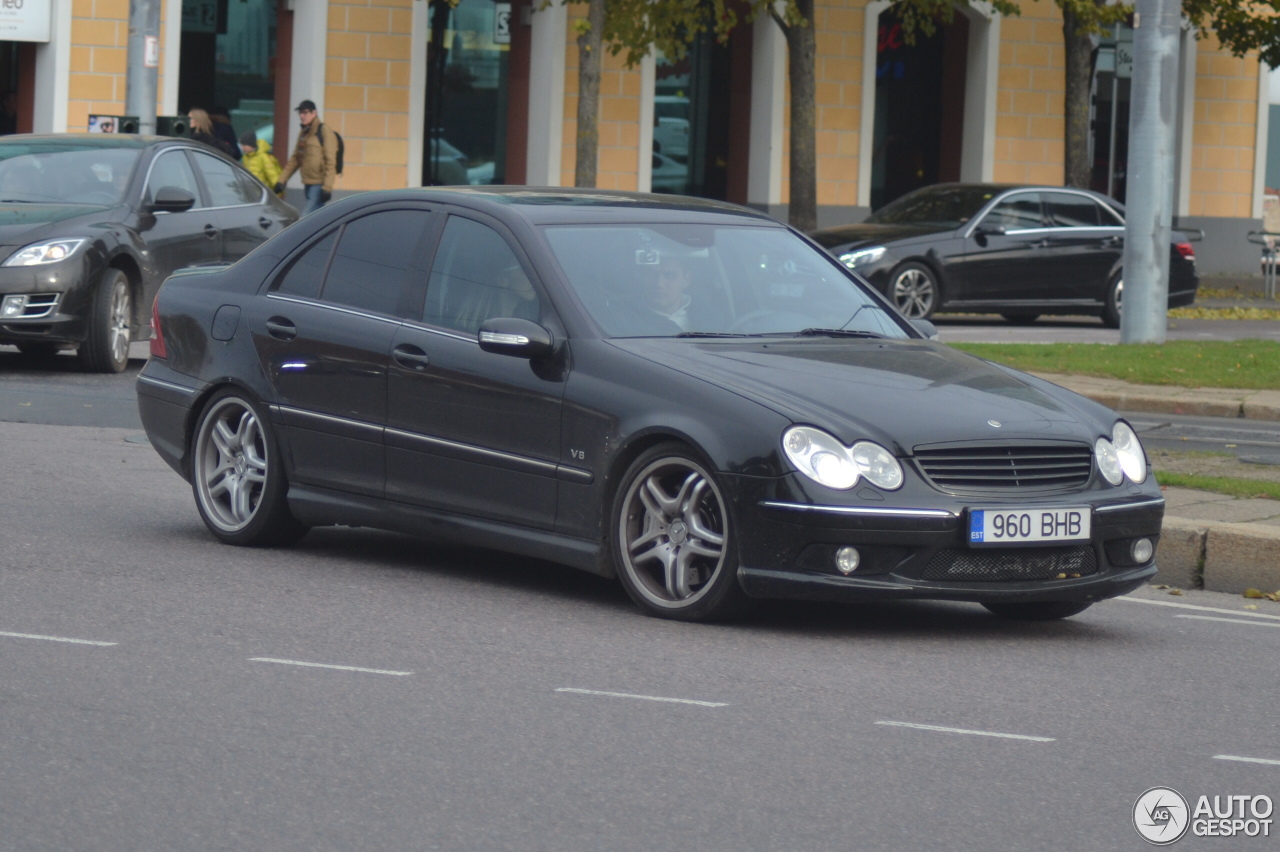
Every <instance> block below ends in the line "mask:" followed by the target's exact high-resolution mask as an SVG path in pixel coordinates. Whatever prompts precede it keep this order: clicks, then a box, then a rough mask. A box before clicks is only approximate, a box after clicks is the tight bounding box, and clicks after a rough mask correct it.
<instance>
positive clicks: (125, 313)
mask: <svg viewBox="0 0 1280 852" xmlns="http://www.w3.org/2000/svg"><path fill="white" fill-rule="evenodd" d="M132 320H133V294H132V293H131V292H130V290H129V279H128V277H127V276H126V275H125V274H124V273H123V272H121V271H120V270H119V269H108V270H107V271H105V272H103V273H102V277H101V278H99V279H98V283H97V284H96V285H94V288H93V298H92V300H91V301H90V303H89V315H88V316H87V317H86V318H85V325H86V335H85V339H84V343H81V344H80V366H81V367H82V368H83V369H85V370H87V371H88V372H90V373H119V372H122V371H123V370H124V368H125V367H126V366H128V364H129V343H130V338H131V335H130V323H131V322H132Z"/></svg>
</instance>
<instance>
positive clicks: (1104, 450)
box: [1093, 421, 1147, 485]
mask: <svg viewBox="0 0 1280 852" xmlns="http://www.w3.org/2000/svg"><path fill="white" fill-rule="evenodd" d="M1093 455H1094V457H1095V458H1096V459H1097V460H1098V471H1099V472H1100V473H1101V474H1102V477H1103V478H1104V479H1106V480H1107V482H1110V483H1111V484H1112V485H1119V484H1121V483H1122V482H1124V479H1125V477H1128V478H1129V481H1130V482H1133V483H1135V484H1137V485H1141V484H1142V483H1143V482H1145V481H1146V479H1147V454H1146V453H1145V452H1143V450H1142V442H1141V441H1139V440H1138V436H1137V434H1136V433H1135V432H1134V431H1133V429H1132V428H1131V427H1130V426H1129V424H1128V423H1125V422H1123V421H1121V422H1119V423H1116V425H1115V427H1114V428H1113V429H1112V430H1111V438H1110V440H1108V439H1106V438H1099V439H1098V440H1097V441H1096V442H1094V445H1093Z"/></svg>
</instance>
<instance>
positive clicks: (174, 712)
mask: <svg viewBox="0 0 1280 852" xmlns="http://www.w3.org/2000/svg"><path fill="white" fill-rule="evenodd" d="M64 357H65V356H64ZM139 366H140V362H134V363H133V364H131V370H130V371H129V372H128V373H126V374H123V375H121V376H106V377H103V376H84V375H81V374H78V373H75V372H73V371H71V370H70V369H68V365H67V364H64V363H62V362H59V361H56V360H55V361H54V362H52V363H48V364H44V365H40V366H32V365H30V364H28V363H26V362H23V361H20V360H19V359H18V358H17V356H16V353H15V354H14V355H13V356H12V357H9V356H6V355H5V354H4V351H0V421H4V422H0V465H2V466H3V470H4V471H5V473H6V476H5V483H6V485H7V487H6V488H3V489H0V518H3V519H4V520H3V523H0V667H2V669H0V670H2V671H3V672H4V677H3V678H2V679H0V850H5V851H6V852H7V850H21V852H26V850H59V852H61V851H62V850H93V852H98V851H99V850H103V852H107V851H108V850H122V852H123V850H128V852H135V851H136V850H144V849H145V850H150V849H158V850H159V849H164V850H168V849H184V850H186V849H193V850H206V849H207V850H221V849H227V850H244V849H262V850H267V849H269V850H294V849H298V850H331V849H332V850H348V849H367V850H384V849H385V850H404V849H445V850H500V849H501V850H508V849H509V850H541V849H547V850H552V849H554V850H633V849H634V850H667V849H671V850H675V849H694V848H696V849H704V850H720V849H724V850H757V849H759V850H775V849H778V850H782V849H785V850H810V849H812V850H828V849H846V848H847V849H857V850H918V849H932V848H947V849H956V850H981V852H988V851H989V850H1003V849H1007V850H1019V852H1022V850H1039V849H1045V850H1063V849H1081V850H1113V849H1115V850H1125V849H1135V850H1136V849H1145V848H1147V844H1146V842H1145V841H1143V840H1142V839H1141V838H1140V837H1139V836H1138V834H1137V832H1136V831H1135V830H1134V828H1133V825H1132V819H1133V817H1132V811H1133V806H1134V802H1135V800H1136V799H1137V798H1138V796H1139V795H1140V794H1142V793H1143V792H1144V791H1146V790H1147V789H1149V788H1151V787H1154V786H1158V785H1164V786H1170V787H1172V788H1174V789H1176V790H1178V791H1179V792H1181V793H1182V794H1183V795H1184V796H1186V797H1188V798H1189V799H1190V800H1191V802H1192V806H1193V807H1194V803H1195V801H1196V799H1197V798H1198V797H1199V796H1201V795H1206V796H1209V797H1210V800H1212V797H1213V796H1215V795H1217V796H1228V795H1245V796H1255V795H1267V796H1270V797H1271V799H1272V800H1273V801H1277V800H1280V746H1278V745H1277V743H1280V720H1278V717H1277V714H1276V713H1275V686H1274V684H1275V663H1274V660H1275V658H1276V654H1277V653H1278V652H1280V604H1274V603H1271V602H1269V601H1261V602H1258V603H1257V604H1254V605H1256V606H1257V609H1253V610H1246V609H1244V608H1243V607H1244V606H1246V605H1251V604H1250V603H1249V602H1246V601H1244V600H1243V599H1241V598H1239V597H1236V596H1228V595H1217V594H1211V593H1203V592H1199V593H1197V592H1191V593H1187V594H1185V595H1183V596H1180V597H1173V596H1170V595H1168V594H1167V593H1166V592H1164V591H1159V590H1155V589H1150V590H1144V591H1143V592H1141V593H1139V594H1138V595H1137V596H1136V597H1137V598H1141V600H1135V599H1126V600H1120V601H1109V602H1106V603H1103V604H1099V605H1097V606H1095V607H1093V608H1092V609H1090V610H1088V611H1087V612H1085V613H1083V614H1081V615H1079V616H1077V617H1075V618H1072V619H1069V620H1067V621H1064V622H1057V623H1051V624H1039V625H1037V624H1017V623H1009V622H1004V621H1001V620H999V619H996V618H994V617H992V616H990V615H989V614H987V613H986V612H985V610H982V609H981V608H980V607H977V606H973V605H962V604H944V603H901V604H887V605H878V606H839V607H837V606H824V605H815V604H766V605H764V606H763V607H762V608H761V609H760V611H758V612H757V613H756V614H755V615H754V616H753V617H752V618H751V619H749V620H747V621H745V622H742V623H739V624H734V625H728V626H697V625H686V624H679V623H671V622H663V621H658V620H654V619H649V618H644V617H642V616H640V615H638V614H637V613H636V611H635V610H634V608H633V607H632V606H631V605H630V603H629V602H628V600H627V599H626V596H625V595H624V593H623V592H622V591H621V589H620V587H618V586H617V585H616V584H614V583H612V582H609V581H606V580H602V579H600V578H596V577H593V576H590V575H586V574H581V573H578V572H575V571H572V570H570V569H568V568H564V567H562V566H557V565H552V564H548V563H542V562H538V561H535V560H528V559H523V558H518V557H512V556H506V555H501V554H495V553H492V552H488V551H483V550H475V549H459V548H445V547H441V546H438V545H433V544H432V543H430V542H427V541H422V540H417V539H412V538H408V537H404V536H398V535H392V534H386V533H380V532H374V531H369V530H362V529H350V528H339V529H326V530H316V531H313V532H312V533H310V534H309V535H308V536H307V537H306V538H304V539H303V540H302V542H301V543H300V544H299V545H297V546H296V547H294V548H290V549H284V550H248V549H237V548H230V547H226V546H223V545H219V544H217V543H216V542H215V541H214V540H213V539H212V538H211V537H210V536H209V535H208V533H207V532H206V531H205V530H204V528H203V526H202V525H201V523H200V521H199V518H198V516H197V514H196V511H195V508H194V505H193V502H192V497H191V493H190V490H189V488H188V487H187V486H186V484H185V483H184V482H182V480H181V479H180V478H178V477H177V476H176V475H174V474H173V473H172V471H170V470H169V469H168V468H167V467H166V466H165V465H164V464H163V463H162V462H161V461H160V459H159V458H158V456H156V455H155V453H154V452H152V451H151V449H150V448H149V447H148V446H147V445H146V444H145V443H138V442H137V440H138V437H139V431H140V430H139V427H138V426H137V424H136V412H133V413H132V417H133V418H135V419H134V420H132V421H128V416H129V413H130V412H129V410H130V408H131V406H132V404H133V398H132V378H133V374H134V373H136V369H137V368H138V367H139ZM24 401H25V402H28V403H30V404H29V405H23V404H22V403H23V402H24ZM115 418H120V420H121V421H128V422H115ZM1165 419H1167V418H1162V419H1160V422H1153V423H1151V424H1144V426H1143V427H1142V428H1145V429H1147V430H1148V431H1150V430H1159V429H1161V428H1163V427H1162V426H1161V423H1162V422H1164V420H1165ZM15 421H17V422H15ZM24 421H25V422H24ZM68 423H70V424H76V423H78V424H79V425H62V424H68ZM1224 423H1225V424H1226V427H1228V428H1229V427H1231V426H1233V425H1252V424H1248V422H1247V421H1224ZM50 424H54V425H50ZM1186 425H1187V426H1188V427H1195V428H1199V429H1205V428H1209V429H1213V428H1218V424H1213V423H1210V424H1203V423H1199V424H1197V423H1192V424H1186ZM1215 434H1216V433H1215ZM1275 819H1276V822H1277V825H1276V826H1273V827H1274V828H1275V829H1276V830H1277V831H1280V815H1277V816H1276V817H1275ZM1274 844H1275V841H1274V839H1270V838H1267V839H1261V838H1258V839H1252V840H1251V839H1248V838H1244V837H1237V838H1232V839H1223V838H1216V839H1210V838H1196V837H1191V836H1188V837H1186V838H1184V839H1183V840H1181V841H1179V843H1178V847H1179V848H1191V849H1207V848H1211V847H1212V848H1217V849H1237V848H1238V849H1262V848H1274Z"/></svg>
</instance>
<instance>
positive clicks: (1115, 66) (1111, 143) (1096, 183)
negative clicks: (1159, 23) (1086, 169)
mask: <svg viewBox="0 0 1280 852" xmlns="http://www.w3.org/2000/svg"><path fill="white" fill-rule="evenodd" d="M1132 78H1133V28H1132V27H1129V26H1128V25H1126V24H1117V25H1116V27H1115V28H1114V29H1113V30H1111V31H1110V32H1108V33H1106V34H1104V35H1103V36H1102V38H1101V39H1100V41H1099V44H1098V58H1097V64H1096V65H1095V66H1094V75H1093V98H1092V100H1091V103H1092V104H1093V120H1092V122H1091V126H1092V130H1093V132H1092V135H1091V137H1090V140H1089V141H1090V144H1091V147H1092V157H1091V162H1092V163H1093V170H1092V175H1091V178H1090V184H1089V185H1090V188H1091V189H1093V190H1095V191H1097V192H1104V193H1106V194H1107V195H1110V196H1111V197H1112V198H1114V199H1116V200H1117V201H1120V202H1123V201H1124V196H1125V184H1126V183H1127V177H1128V171H1129V168H1128V166H1129V89H1130V85H1131V83H1132Z"/></svg>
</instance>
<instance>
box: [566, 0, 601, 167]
mask: <svg viewBox="0 0 1280 852" xmlns="http://www.w3.org/2000/svg"><path fill="white" fill-rule="evenodd" d="M604 4H605V0H589V4H588V6H587V25H588V26H587V30H586V32H581V33H579V34H578V146H577V161H576V162H575V163H574V169H573V185H574V186H586V187H594V186H595V185H596V164H597V162H598V160H599V153H600V66H601V64H602V63H603V61H604V57H603V56H602V55H601V54H602V53H603V52H604V50H603V47H604Z"/></svg>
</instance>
